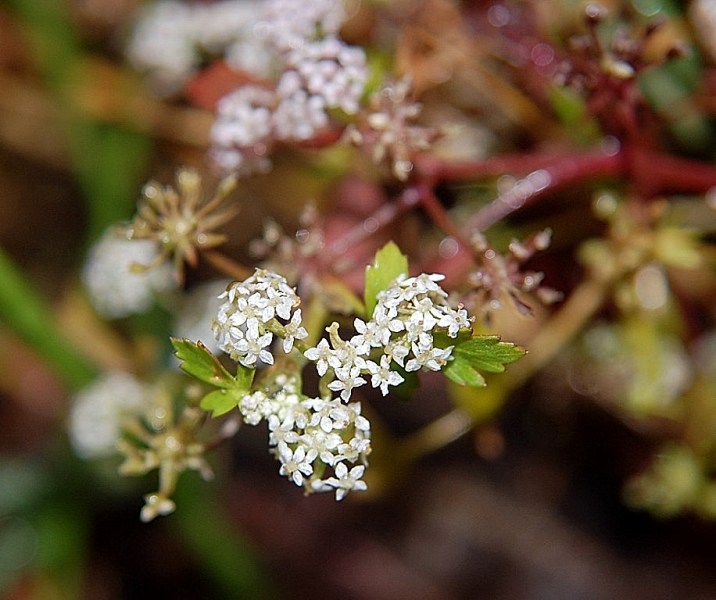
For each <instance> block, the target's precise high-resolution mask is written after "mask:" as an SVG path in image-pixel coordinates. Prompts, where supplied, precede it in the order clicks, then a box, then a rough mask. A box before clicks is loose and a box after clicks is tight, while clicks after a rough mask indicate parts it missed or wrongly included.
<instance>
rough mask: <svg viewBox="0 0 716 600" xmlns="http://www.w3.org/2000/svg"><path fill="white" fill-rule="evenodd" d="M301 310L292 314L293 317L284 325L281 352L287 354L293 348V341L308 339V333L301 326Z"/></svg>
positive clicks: (298, 309)
mask: <svg viewBox="0 0 716 600" xmlns="http://www.w3.org/2000/svg"><path fill="white" fill-rule="evenodd" d="M301 322H302V321H301V309H300V308H297V309H296V312H294V313H293V317H291V320H290V321H289V322H288V323H287V324H286V327H285V331H286V333H285V337H284V338H283V351H284V352H285V353H286V354H288V353H289V352H291V349H292V348H293V342H294V340H302V339H304V338H307V337H308V332H307V331H306V329H305V328H304V327H303V326H302V325H301Z"/></svg>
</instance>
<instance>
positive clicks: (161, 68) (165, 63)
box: [127, 0, 368, 175]
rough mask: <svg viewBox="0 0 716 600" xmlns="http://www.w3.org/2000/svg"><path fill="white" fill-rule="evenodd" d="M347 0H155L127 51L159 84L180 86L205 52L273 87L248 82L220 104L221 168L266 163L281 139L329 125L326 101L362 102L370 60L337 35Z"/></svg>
mask: <svg viewBox="0 0 716 600" xmlns="http://www.w3.org/2000/svg"><path fill="white" fill-rule="evenodd" d="M345 18H346V13H345V9H344V6H343V0H265V1H264V2H258V1H256V0H248V1H247V0H223V1H221V2H213V3H199V2H197V3H193V4H192V3H185V2H178V1H176V0H161V1H160V2H156V3H154V4H151V5H150V7H149V8H148V9H147V11H146V12H145V14H144V16H143V18H142V19H140V21H139V22H138V25H137V27H136V29H135V31H134V33H133V35H132V38H131V40H130V43H129V46H128V49H127V54H128V58H129V60H130V62H131V63H132V64H133V65H134V66H135V67H136V68H137V69H139V70H142V71H146V72H148V73H149V74H150V75H151V77H152V79H153V81H154V83H155V86H156V87H157V89H158V90H159V91H160V92H161V93H165V94H169V93H174V92H176V91H178V90H179V89H180V88H181V86H182V85H183V84H184V83H185V82H186V81H187V79H189V77H190V76H191V75H192V74H193V73H194V72H195V71H196V70H197V69H198V68H199V67H200V65H201V61H202V57H205V56H207V55H214V56H219V55H221V54H222V53H223V56H224V58H225V60H226V61H227V63H228V64H229V65H230V66H232V67H234V68H236V69H239V70H242V71H245V72H247V73H248V74H250V75H251V76H252V77H253V78H254V79H256V80H263V81H267V82H272V83H271V84H270V89H269V88H268V87H263V86H260V85H256V84H247V85H244V86H242V87H241V88H240V89H238V90H235V91H233V92H231V93H229V94H227V95H226V96H225V97H224V98H223V99H222V100H221V101H220V102H219V103H218V105H217V119H216V122H215V124H214V126H213V128H212V130H211V151H210V155H211V157H212V160H213V161H214V162H215V163H216V164H217V166H219V168H220V169H221V170H222V171H224V172H232V173H239V174H242V175H248V174H252V173H257V172H263V171H266V170H267V169H268V168H270V166H271V163H270V162H269V160H268V158H267V154H268V152H269V151H270V149H271V146H272V144H273V143H274V142H276V141H302V140H307V139H309V138H311V137H313V136H314V135H315V133H316V132H317V131H318V130H320V129H322V128H324V127H326V126H327V125H328V121H329V119H328V114H327V112H326V111H327V110H329V109H333V108H340V109H342V110H343V111H344V112H346V113H349V114H355V113H357V112H358V103H359V101H360V99H361V96H362V94H363V89H364V87H365V83H366V80H367V79H368V68H367V65H366V57H365V53H364V52H363V50H362V49H360V48H357V47H353V46H349V45H347V44H345V43H344V42H342V41H341V40H340V39H339V38H338V33H339V29H340V27H341V24H342V23H343V21H344V20H345Z"/></svg>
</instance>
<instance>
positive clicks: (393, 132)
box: [345, 79, 440, 181]
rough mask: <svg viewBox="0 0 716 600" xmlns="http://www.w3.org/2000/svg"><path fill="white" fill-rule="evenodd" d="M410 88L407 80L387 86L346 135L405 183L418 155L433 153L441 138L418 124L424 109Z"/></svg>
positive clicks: (436, 132)
mask: <svg viewBox="0 0 716 600" xmlns="http://www.w3.org/2000/svg"><path fill="white" fill-rule="evenodd" d="M410 87H411V86H410V82H409V81H408V80H407V79H401V80H399V81H397V82H391V83H388V84H386V85H385V86H384V87H383V88H382V89H381V90H379V91H378V92H376V93H375V94H373V96H371V99H370V105H369V108H368V109H367V110H366V111H364V112H363V113H361V114H360V116H359V119H358V122H357V123H356V124H354V125H350V126H349V127H348V129H347V130H346V134H345V137H346V139H347V140H348V141H349V142H351V143H353V144H355V145H356V146H358V147H359V148H362V149H364V150H365V151H367V152H368V153H369V154H370V156H371V159H372V160H373V162H375V163H376V164H380V163H383V162H386V163H387V164H388V165H389V166H390V169H391V171H392V173H393V175H394V176H395V177H396V178H397V179H399V180H401V181H405V180H406V179H408V176H409V175H410V172H411V171H412V170H413V157H414V156H415V154H416V153H418V152H424V151H426V150H429V149H430V147H431V145H432V142H433V141H435V139H437V137H438V136H439V135H440V134H439V132H438V131H437V130H436V129H433V128H430V127H425V126H422V125H418V124H416V121H417V119H418V117H419V115H420V111H421V110H422V105H421V104H420V103H418V102H415V101H414V100H412V99H411V93H410V92H411V89H410Z"/></svg>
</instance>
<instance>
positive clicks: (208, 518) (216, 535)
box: [171, 477, 276, 599]
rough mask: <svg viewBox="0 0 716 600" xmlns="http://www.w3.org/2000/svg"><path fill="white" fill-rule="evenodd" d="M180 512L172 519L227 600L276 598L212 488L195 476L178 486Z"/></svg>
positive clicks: (255, 558)
mask: <svg viewBox="0 0 716 600" xmlns="http://www.w3.org/2000/svg"><path fill="white" fill-rule="evenodd" d="M175 496H176V500H177V506H179V507H180V509H179V510H177V512H176V513H175V514H174V515H173V516H172V517H171V519H172V522H173V523H175V524H176V526H177V528H178V529H179V531H180V533H181V534H182V536H183V537H184V538H185V540H186V542H187V543H186V548H189V549H190V550H191V551H192V552H193V554H194V555H195V556H196V559H197V560H198V562H199V563H200V565H201V567H202V569H203V571H204V572H205V573H206V574H207V575H208V576H209V577H210V578H211V579H212V580H213V583H214V584H215V586H216V587H217V588H218V591H220V592H222V593H223V594H222V595H223V596H224V597H226V598H257V599H258V598H273V597H276V593H275V591H274V590H273V589H272V586H271V583H270V580H269V578H268V577H267V576H266V574H265V573H264V572H263V568H262V565H261V564H260V563H259V561H258V560H257V557H256V556H255V555H254V553H253V552H252V549H251V548H250V547H249V545H248V543H247V541H246V540H245V539H244V538H243V537H242V536H241V533H240V532H237V531H236V530H232V529H231V523H230V517H229V515H227V514H225V513H224V511H223V509H222V508H221V507H220V506H219V504H218V502H217V501H216V498H214V497H213V495H212V493H211V491H210V490H209V488H207V487H206V486H205V485H203V484H202V482H201V481H199V480H198V479H197V478H196V477H183V478H182V479H181V481H180V482H179V485H178V486H177V492H176V495H175Z"/></svg>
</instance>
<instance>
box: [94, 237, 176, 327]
mask: <svg viewBox="0 0 716 600" xmlns="http://www.w3.org/2000/svg"><path fill="white" fill-rule="evenodd" d="M159 254H160V248H159V246H158V244H157V243H156V242H154V241H152V240H128V239H127V238H126V237H122V236H120V235H118V234H116V233H115V232H114V231H113V230H111V229H110V230H108V231H107V232H106V233H105V234H104V235H103V236H102V237H101V238H100V239H99V240H98V241H97V242H96V243H95V244H94V246H92V248H91V249H90V251H89V254H88V257H87V261H86V263H85V265H84V268H83V270H82V281H83V283H84V285H85V288H86V290H87V293H88V295H89V299H90V301H91V302H92V304H93V306H94V307H95V309H96V310H97V312H98V313H99V314H100V315H102V316H103V317H106V318H108V319H118V318H121V317H127V316H129V315H131V314H136V313H142V312H146V311H147V310H149V308H150V307H151V306H152V303H153V302H154V299H155V296H156V295H157V294H159V293H162V292H166V291H169V290H172V289H174V288H175V287H176V285H177V281H176V278H175V275H174V271H173V268H172V265H171V264H170V263H169V262H168V261H164V262H162V263H160V264H157V265H154V264H153V263H155V262H156V259H157V257H158V256H159Z"/></svg>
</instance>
